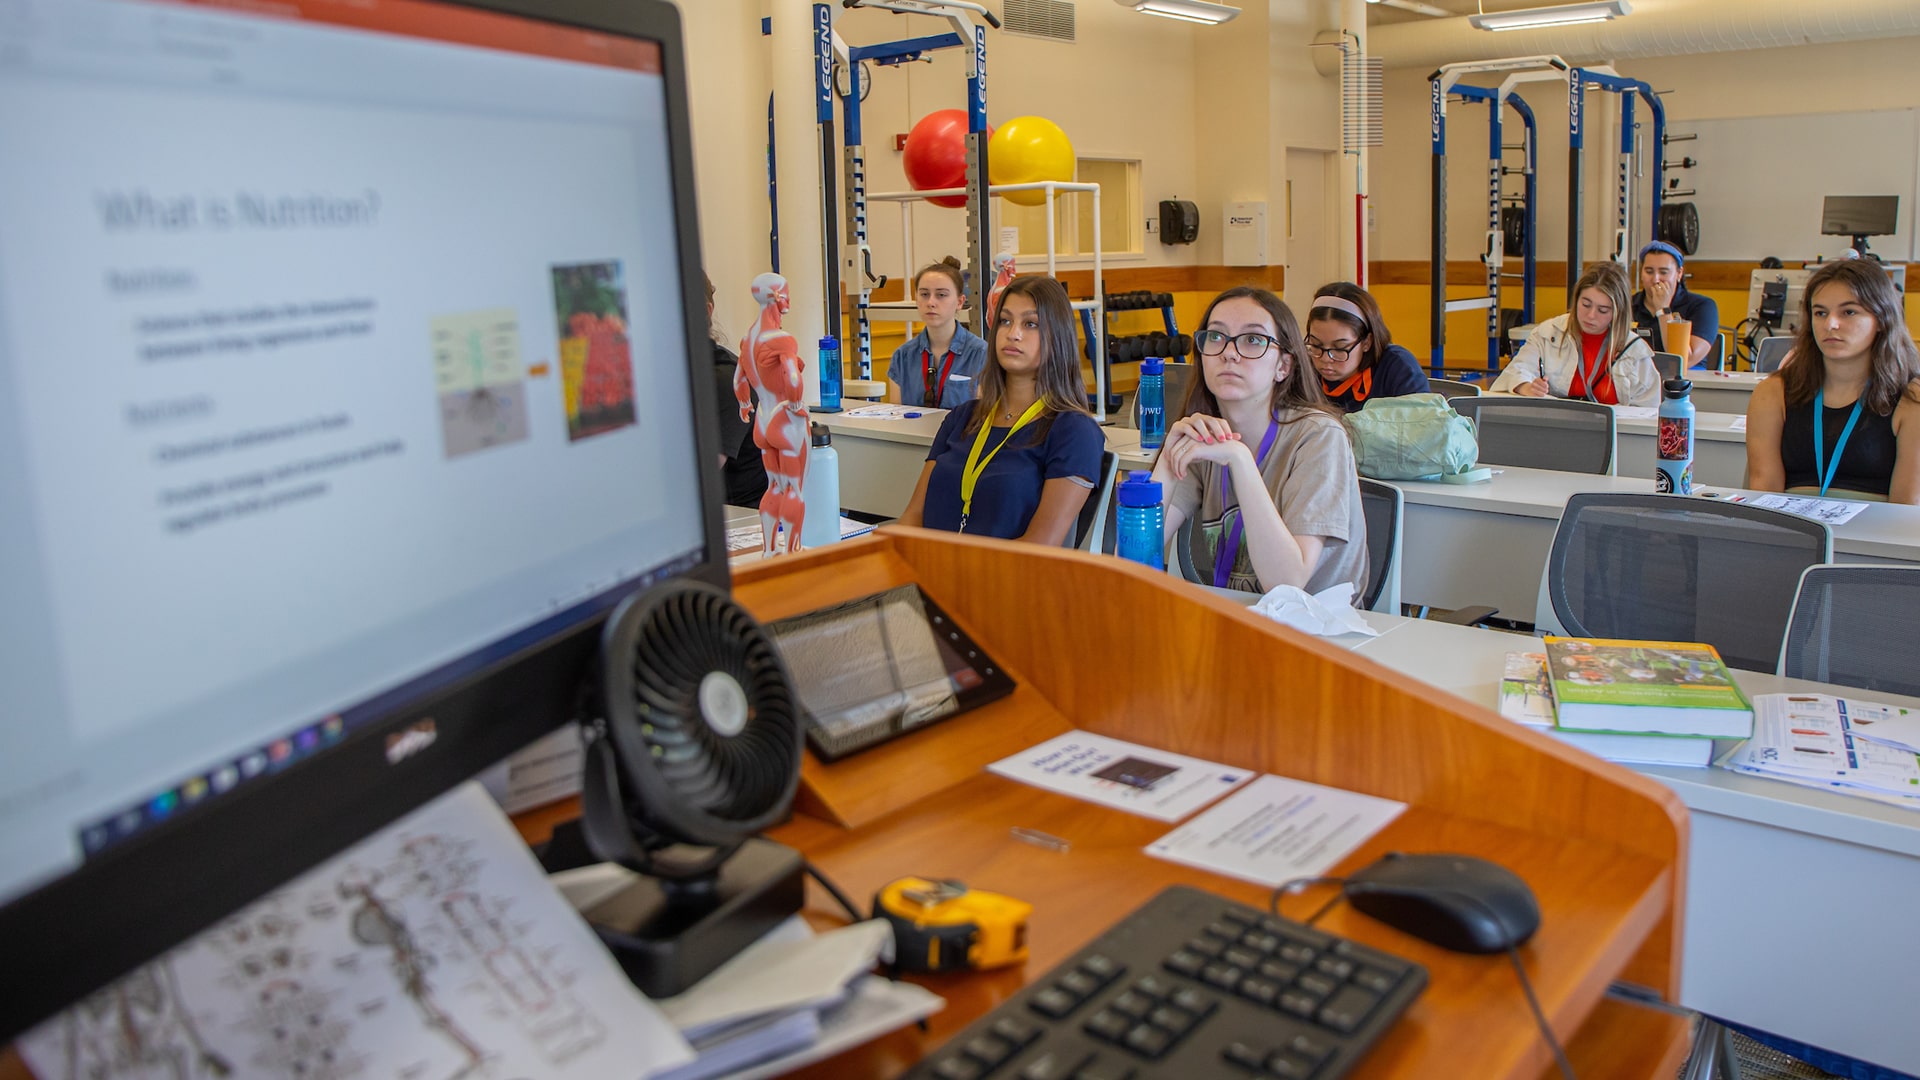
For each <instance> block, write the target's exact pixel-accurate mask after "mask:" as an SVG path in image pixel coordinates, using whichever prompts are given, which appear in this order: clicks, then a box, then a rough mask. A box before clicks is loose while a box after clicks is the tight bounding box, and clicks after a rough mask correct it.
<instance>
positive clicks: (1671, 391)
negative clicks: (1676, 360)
mask: <svg viewBox="0 0 1920 1080" xmlns="http://www.w3.org/2000/svg"><path fill="white" fill-rule="evenodd" d="M1692 393H1693V384H1692V383H1690V382H1688V381H1687V380H1685V379H1668V380H1667V382H1666V386H1665V387H1664V389H1663V390H1662V392H1661V396H1660V429H1659V430H1660V439H1659V444H1660V445H1659V447H1658V450H1657V452H1658V454H1659V462H1658V468H1659V471H1658V472H1656V473H1655V474H1654V477H1653V485H1654V490H1656V491H1659V492H1662V493H1665V494H1669V495H1691V494H1693V398H1692V397H1690V396H1689V395H1691V394H1692Z"/></svg>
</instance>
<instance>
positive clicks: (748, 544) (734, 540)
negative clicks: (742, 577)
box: [727, 517, 874, 555]
mask: <svg viewBox="0 0 1920 1080" xmlns="http://www.w3.org/2000/svg"><path fill="white" fill-rule="evenodd" d="M873 530H874V526H873V525H872V524H871V523H869V522H865V521H855V520H853V519H852V518H850V517H842V518H841V519H840V539H842V540H850V539H852V538H854V537H856V536H865V535H867V534H868V533H870V532H872V531H873ZM765 544H766V538H765V537H764V536H763V535H762V533H761V531H760V523H759V522H757V521H756V522H753V523H752V524H749V525H736V526H734V527H732V528H730V529H728V530H727V554H728V555H738V554H740V553H741V552H758V551H760V550H762V549H763V548H764V547H765Z"/></svg>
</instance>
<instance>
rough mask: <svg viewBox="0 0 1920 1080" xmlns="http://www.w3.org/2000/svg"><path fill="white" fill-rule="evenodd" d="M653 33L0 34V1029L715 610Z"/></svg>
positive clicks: (711, 498)
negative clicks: (608, 667) (663, 604)
mask: <svg viewBox="0 0 1920 1080" xmlns="http://www.w3.org/2000/svg"><path fill="white" fill-rule="evenodd" d="M684 65H685V57H684V54H683V51H682V46H681V39H680V29H679V20H678V15H677V13H676V12H675V10H674V9H673V8H672V7H671V6H669V5H668V4H666V3H664V2H656V0H619V2H617V3H616V2H613V0H487V2H486V3H485V4H471V3H468V4H458V5H456V4H454V3H447V2H438V0H282V2H276V3H272V4H262V3H258V2H257V0H140V2H129V0H15V2H13V3H10V4H8V5H7V10H6V17H5V18H0V145H3V146H5V147H6V152H5V153H4V155H0V597H5V602H4V603H0V943H4V945H0V952H3V953H4V955H5V957H6V973H5V980H6V983H7V986H8V988H9V989H8V991H7V992H6V993H4V994H0V1041H5V1040H6V1039H9V1038H11V1037H13V1036H14V1035H16V1034H17V1033H19V1032H20V1031H21V1030H23V1029H24V1028H25V1027H27V1026H28V1025H30V1024H31V1023H33V1022H35V1021H37V1020H39V1019H41V1018H42V1017H45V1016H48V1015H50V1014H52V1013H53V1012H55V1011H56V1010H58V1009H59V1008H60V1007H62V1006H64V1005H66V1004H68V1003H70V1002H72V1001H74V1000H76V999H77V998H78V997H80V996H81V995H83V994H85V993H87V992H88V991H90V990H92V989H93V988H95V987H98V986H100V985H102V984H104V983H105V982H107V981H109V980H110V979H112V978H113V977H115V976H117V975H119V974H120V973H122V972H124V971H126V970H129V969H130V968H132V967H134V966H135V965H137V964H138V963H140V962H142V961H144V960H146V959H149V958H151V957H153V956H155V955H158V954H159V953H160V952H162V951H163V950H165V949H166V948H168V947H169V946H171V945H173V944H175V943H177V942H180V941H182V940H184V939H186V938H187V937H189V936H191V935H192V934H193V933H195V932H196V931H198V930H200V929H202V928H204V927H206V926H208V925H210V924H211V923H213V922H214V921H216V920H217V919H218V918H220V917H221V916H222V915H224V914H226V913H228V912H231V911H233V910H235V909H236V908H238V907H240V906H242V905H244V904H245V903H247V902H248V901H250V900H252V899H254V898H256V897H258V896H259V895H261V894H262V893H264V892H265V891H267V890H269V889H270V888H272V887H273V886H275V885H277V884H280V883H282V882H284V881H286V880H288V879H290V878H292V877H293V876H295V875H296V874H297V873H298V872H299V871H301V870H303V869H305V868H307V867H309V866H311V865H312V864H314V863H316V862H318V861H320V860H322V859H324V858H325V857H327V856H329V855H332V854H334V853H336V852H337V851H339V850H341V849H343V848H344V847H346V846H348V845H349V844H351V843H352V842H354V841H355V840H357V839H359V838H361V837H364V836H366V835H367V834H369V833H370V832H372V831H374V830H375V829H377V828H379V827H380V826H382V825H384V824H386V823H388V822H390V821H392V820H393V819H394V818H396V817H398V816H400V815H401V814H402V813H404V812H405V811H407V810H409V809H410V808H412V807H414V806H416V805H418V804H420V803H422V802H423V801H425V800H427V799H428V798H430V797H431V796H433V795H434V794H436V793H438V792H440V791H442V790H444V789H446V788H448V787H449V786H451V785H454V784H457V783H459V782H460V781H462V780H465V779H466V778H468V777H469V776H471V775H473V774H474V773H475V772H476V771H478V770H479V769H480V768H482V767H483V766H485V765H486V764H488V763H490V762H492V761H494V760H496V759H498V758H499V757H501V756H502V755H504V754H506V753H508V752H510V751H512V750H514V749H515V748H517V747H519V746H521V745H523V744H525V743H526V742H528V741H529V740H530V739H532V738H534V737H535V736H537V735H539V734H541V733H542V732H545V731H548V730H550V729H552V728H554V727H555V726H557V725H559V724H561V723H562V722H564V721H565V720H567V719H569V718H570V717H571V716H572V715H573V708H574V702H575V695H576V692H577V689H578V687H579V686H580V685H581V679H582V678H583V677H584V676H585V675H586V674H587V672H588V670H589V669H590V668H591V666H592V662H593V659H594V654H595V651H596V646H597V631H598V629H599V625H600V623H601V622H602V621H603V620H604V618H605V616H606V614H607V613H608V612H609V611H610V610H611V609H612V608H613V606H614V605H615V604H616V603H617V602H618V601H619V600H620V599H621V598H623V597H624V596H626V595H628V594H630V593H632V592H633V591H635V590H637V589H639V588H642V587H644V586H645V585H647V584H649V583H652V582H656V581H659V580H662V579H665V578H668V577H672V576H675V575H688V576H692V577H697V578H701V579H704V580H708V581H711V582H714V583H716V584H720V585H722V586H724V585H725V584H726V583H727V580H728V579H727V572H726V562H725V542H724V535H725V534H724V531H723V530H722V528H721V525H720V502H721V496H720V482H719V476H718V469H717V462H718V440H717V437H716V433H715V431H714V430H713V418H714V409H715V407H716V403H715V401H714V389H713V385H712V384H713V380H712V378H711V375H710V374H709V372H710V368H709V367H708V366H707V365H708V364H709V363H710V360H709V356H710V351H709V348H708V346H707V344H706V336H705V330H706V326H705V316H704V311H703V308H702V307H701V302H702V300H703V299H704V297H703V296H702V292H701V288H700V266H699V258H698V250H699V240H698V236H697V235H696V229H695V220H696V219H695V211H694V196H693V182H692V169H691V161H692V154H691V145H690V141H689V131H688V122H687V105H686V79H685V73H684V71H685V69H684Z"/></svg>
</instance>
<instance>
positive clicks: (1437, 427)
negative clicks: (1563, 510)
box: [1347, 394, 1493, 484]
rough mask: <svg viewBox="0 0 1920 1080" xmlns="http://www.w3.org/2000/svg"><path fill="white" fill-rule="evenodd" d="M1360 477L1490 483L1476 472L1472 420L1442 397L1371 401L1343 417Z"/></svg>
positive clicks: (1412, 396) (1484, 473)
mask: <svg viewBox="0 0 1920 1080" xmlns="http://www.w3.org/2000/svg"><path fill="white" fill-rule="evenodd" d="M1347 429H1348V430H1349V431H1351V432H1352V433H1353V456H1354V459H1355V461H1356V462H1357V463H1358V464H1359V466H1360V475H1362V476H1368V477H1372V478H1373V479H1375V480H1441V481H1445V482H1446V483H1449V484H1472V483H1477V482H1479V481H1482V480H1487V479H1491V478H1492V476H1493V470H1492V469H1483V468H1475V467H1474V462H1475V461H1477V460H1479V458H1480V443H1479V441H1478V440H1477V439H1475V438H1474V434H1473V421H1471V420H1468V419H1467V418H1466V417H1464V416H1461V415H1460V414H1459V413H1457V412H1454V411H1453V406H1451V405H1449V404H1447V399H1446V398H1445V397H1444V396H1442V395H1440V394H1408V395H1406V396H1404V397H1381V398H1371V399H1369V400H1368V401H1367V403H1366V404H1365V405H1363V406H1361V408H1360V411H1359V412H1357V413H1349V414H1348V415H1347Z"/></svg>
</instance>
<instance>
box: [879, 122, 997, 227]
mask: <svg viewBox="0 0 1920 1080" xmlns="http://www.w3.org/2000/svg"><path fill="white" fill-rule="evenodd" d="M987 134H988V135H992V134H993V129H992V128H988V129H987ZM900 164H901V165H902V166H903V167H905V169H906V172H907V183H908V184H911V185H912V186H913V190H915V191H929V190H935V189H938V188H957V187H964V186H966V183H967V113H966V110H964V109H941V110H939V111H938V112H930V113H928V114H927V115H925V116H923V117H921V118H920V122H919V123H917V124H915V125H913V130H912V131H909V132H907V147H906V152H905V154H904V156H903V157H902V159H901V162H900ZM927 201H928V202H930V203H932V204H933V205H935V206H965V205H967V197H966V196H965V195H945V196H941V197H939V198H934V199H928V200H927Z"/></svg>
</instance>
